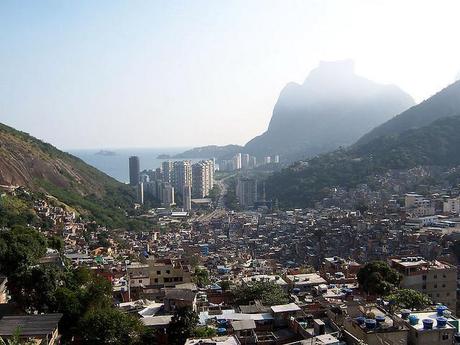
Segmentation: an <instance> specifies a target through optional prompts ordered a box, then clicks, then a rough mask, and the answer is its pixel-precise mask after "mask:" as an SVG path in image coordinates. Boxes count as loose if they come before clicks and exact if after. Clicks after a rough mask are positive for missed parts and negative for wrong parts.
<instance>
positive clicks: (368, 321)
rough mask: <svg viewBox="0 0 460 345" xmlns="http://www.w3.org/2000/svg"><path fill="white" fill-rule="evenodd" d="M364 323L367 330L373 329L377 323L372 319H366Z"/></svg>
mask: <svg viewBox="0 0 460 345" xmlns="http://www.w3.org/2000/svg"><path fill="white" fill-rule="evenodd" d="M364 323H365V324H366V328H367V329H374V328H375V326H376V325H377V321H375V320H374V319H366V320H365V321H364Z"/></svg>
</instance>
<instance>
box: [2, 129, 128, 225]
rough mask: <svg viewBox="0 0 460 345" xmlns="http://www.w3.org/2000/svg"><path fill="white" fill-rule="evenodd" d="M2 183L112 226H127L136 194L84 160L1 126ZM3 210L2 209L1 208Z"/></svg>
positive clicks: (25, 134)
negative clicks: (40, 194) (48, 197)
mask: <svg viewBox="0 0 460 345" xmlns="http://www.w3.org/2000/svg"><path fill="white" fill-rule="evenodd" d="M0 184H2V185H17V186H24V187H25V188H27V189H29V190H31V191H34V192H43V193H45V194H49V195H51V196H53V197H56V198H57V199H59V200H60V201H61V202H63V203H65V204H67V205H68V206H70V207H72V208H74V209H75V210H76V211H77V212H78V213H79V214H80V215H81V216H82V217H83V218H86V219H89V220H96V221H97V222H99V223H101V224H103V225H107V226H109V227H117V226H121V225H124V224H126V221H127V218H126V216H125V211H126V210H127V209H129V208H131V207H132V205H133V203H134V201H135V191H134V190H133V188H131V187H130V186H127V185H124V184H122V183H119V182H118V181H116V180H115V179H113V178H111V177H109V176H107V175H106V174H104V173H102V172H101V171H99V170H97V169H96V168H94V167H92V166H90V165H88V164H86V163H85V162H83V161H82V160H81V159H79V158H77V157H74V156H72V155H70V154H68V153H65V152H62V151H60V150H58V149H56V148H55V147H54V146H52V145H50V144H47V143H44V142H43V141H41V140H38V139H36V138H34V137H32V136H30V135H28V134H27V133H24V132H20V131H17V130H15V129H13V128H11V127H8V126H6V125H3V124H0ZM0 211H1V209H0Z"/></svg>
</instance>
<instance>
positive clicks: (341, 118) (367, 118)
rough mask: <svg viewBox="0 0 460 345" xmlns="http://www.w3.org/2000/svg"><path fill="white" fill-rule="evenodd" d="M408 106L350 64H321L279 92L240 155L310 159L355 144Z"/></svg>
mask: <svg viewBox="0 0 460 345" xmlns="http://www.w3.org/2000/svg"><path fill="white" fill-rule="evenodd" d="M413 104H414V101H413V99H412V98H411V97H410V96H409V95H408V94H407V93H405V92H403V91H402V90H401V89H399V88H398V87H396V86H393V85H381V84H378V83H375V82H372V81H370V80H368V79H365V78H363V77H360V76H358V75H356V74H355V72H354V64H353V62H352V61H349V60H346V61H338V62H321V63H320V65H319V66H318V67H317V68H316V69H314V70H313V71H311V72H310V74H309V75H308V77H307V78H306V79H305V81H304V83H303V84H301V85H299V84H296V83H289V84H288V85H287V86H286V87H285V88H284V89H283V90H282V91H281V94H280V96H279V98H278V101H277V102H276V105H275V108H274V110H273V116H272V118H271V121H270V124H269V126H268V129H267V131H266V132H265V133H263V134H262V135H260V136H258V137H256V138H254V139H252V140H251V141H249V142H248V143H247V144H246V146H245V149H246V151H247V152H248V153H250V154H254V155H256V156H265V155H274V154H279V155H280V156H281V157H282V158H283V160H293V159H300V158H305V157H309V156H313V155H316V154H318V153H323V152H327V151H330V150H334V149H336V148H338V147H340V146H347V145H350V144H352V143H354V142H355V141H356V140H357V139H358V138H359V137H361V136H362V135H363V134H365V133H366V132H368V131H369V130H371V129H372V128H374V127H375V126H377V125H379V124H381V123H383V122H385V121H386V120H388V119H390V118H391V117H392V116H394V115H395V114H399V113H400V112H401V111H403V110H406V109H408V108H409V107H411V106H412V105H413Z"/></svg>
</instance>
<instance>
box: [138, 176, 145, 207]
mask: <svg viewBox="0 0 460 345" xmlns="http://www.w3.org/2000/svg"><path fill="white" fill-rule="evenodd" d="M137 202H138V203H139V204H141V205H142V204H144V183H142V182H140V183H139V184H138V185H137Z"/></svg>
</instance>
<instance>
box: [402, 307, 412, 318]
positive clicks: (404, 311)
mask: <svg viewBox="0 0 460 345" xmlns="http://www.w3.org/2000/svg"><path fill="white" fill-rule="evenodd" d="M409 315H410V310H409V309H402V310H401V318H402V319H403V320H407V318H408V317H409Z"/></svg>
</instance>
